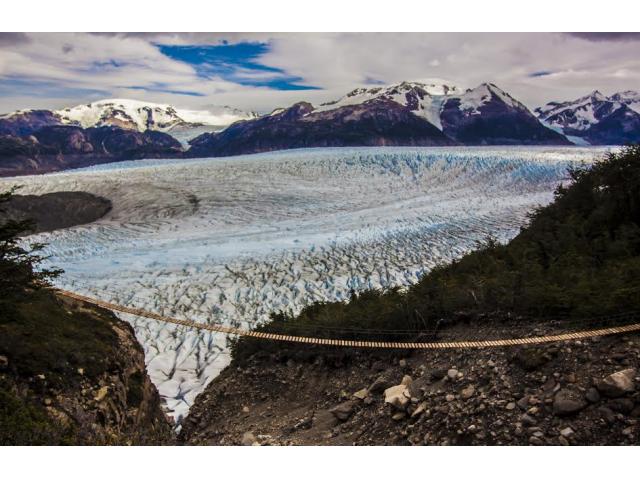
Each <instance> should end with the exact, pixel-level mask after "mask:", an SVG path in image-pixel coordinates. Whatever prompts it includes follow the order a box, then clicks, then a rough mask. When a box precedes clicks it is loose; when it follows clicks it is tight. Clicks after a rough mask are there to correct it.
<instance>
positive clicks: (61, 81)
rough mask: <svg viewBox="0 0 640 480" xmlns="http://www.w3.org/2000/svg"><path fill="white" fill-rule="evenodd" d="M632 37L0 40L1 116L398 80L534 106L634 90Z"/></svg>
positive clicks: (320, 93)
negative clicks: (499, 91)
mask: <svg viewBox="0 0 640 480" xmlns="http://www.w3.org/2000/svg"><path fill="white" fill-rule="evenodd" d="M639 48H640V34H631V33H629V34H625V33H600V34H589V33H581V34H560V33H557V34H552V33H530V34H529V33H513V34H509V33H503V34H497V33H489V34H481V33H437V34H436V33H434V34H409V33H398V34H390V33H376V34H365V33H351V34H341V33H338V34H311V33H304V34H277V33H276V34H266V33H261V34H237V33H235V34H194V33H185V34H180V33H167V34H157V33H156V34H104V33H102V34H87V33H77V34H68V33H64V34H58V33H39V34H35V33H34V34H32V33H25V34H23V33H1V34H0V112H8V111H12V110H15V109H18V108H60V107H63V106H72V105H76V104H79V103H86V102H89V101H92V100H98V99H102V98H134V99H140V100H147V101H153V102H161V103H171V104H174V105H176V106H179V107H191V108H201V107H202V108H205V107H207V106H209V105H230V106H233V107H238V108H242V109H246V110H254V111H257V112H260V113H263V112H268V111H271V110H272V109H273V108H276V107H279V106H286V105H289V104H291V103H293V102H295V101H299V100H308V101H311V102H312V103H318V102H322V101H327V100H333V99H335V98H339V97H340V96H342V95H343V94H345V93H346V92H348V91H350V90H352V89H353V88H355V87H358V86H373V85H383V84H391V83H395V82H399V81H403V80H410V81H430V80H436V81H444V82H447V83H450V84H455V85H458V86H460V87H463V88H470V87H474V86H476V85H478V84H480V83H482V82H493V83H495V84H497V85H498V86H500V87H502V88H503V89H505V90H507V91H508V92H509V93H511V94H512V95H513V96H514V97H516V98H517V99H519V100H521V101H523V102H524V103H525V104H527V105H528V106H529V107H531V108H533V107H536V106H539V105H541V104H544V103H546V102H548V101H550V100H567V99H573V98H577V97H579V96H582V95H585V94H587V93H589V92H590V91H592V90H595V89H598V90H600V91H601V92H602V93H604V94H611V93H614V92H616V91H621V90H627V89H635V90H640V55H638V51H639Z"/></svg>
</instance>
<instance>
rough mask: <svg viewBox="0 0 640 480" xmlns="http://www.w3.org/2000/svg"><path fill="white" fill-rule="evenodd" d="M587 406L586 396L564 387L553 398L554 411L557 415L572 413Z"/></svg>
mask: <svg viewBox="0 0 640 480" xmlns="http://www.w3.org/2000/svg"><path fill="white" fill-rule="evenodd" d="M586 406H587V401H586V400H585V399H584V396H583V395H582V394H581V393H580V392H578V391H575V390H569V389H566V388H565V389H562V390H559V391H558V393H556V395H555V397H554V398H553V413H554V414H555V415H559V416H562V415H571V414H573V413H576V412H579V411H580V410H582V409H583V408H585V407H586Z"/></svg>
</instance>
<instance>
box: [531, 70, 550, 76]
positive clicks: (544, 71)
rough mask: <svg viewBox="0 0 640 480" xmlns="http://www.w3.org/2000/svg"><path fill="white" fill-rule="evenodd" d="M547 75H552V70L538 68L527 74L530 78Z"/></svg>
mask: <svg viewBox="0 0 640 480" xmlns="http://www.w3.org/2000/svg"><path fill="white" fill-rule="evenodd" d="M547 75H553V72H551V71H549V70H540V71H539V72H533V73H530V74H529V76H530V77H531V78H536V77H546V76H547Z"/></svg>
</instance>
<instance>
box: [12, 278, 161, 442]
mask: <svg viewBox="0 0 640 480" xmlns="http://www.w3.org/2000/svg"><path fill="white" fill-rule="evenodd" d="M172 442H173V434H172V431H171V425H170V423H169V422H168V420H167V418H166V417H165V415H164V412H163V410H162V408H161V405H160V397H159V395H158V392H157V390H156V388H155V387H154V386H153V384H152V383H151V381H150V380H149V378H148V377H147V374H146V371H145V364H144V354H143V352H142V348H141V347H140V345H139V344H138V343H137V341H136V338H135V335H134V333H133V329H132V328H131V327H130V326H129V325H128V324H126V323H125V322H122V321H120V320H118V319H117V318H116V317H115V316H114V315H113V314H111V313H110V312H107V311H104V310H100V309H96V308H93V307H88V306H86V305H83V304H79V303H77V302H72V301H68V300H63V299H60V298H56V297H55V296H54V295H53V294H51V293H50V292H49V291H46V290H37V291H27V292H25V294H24V296H23V297H22V298H20V299H14V300H12V301H11V302H10V303H6V302H4V301H3V302H0V444H1V445H112V444H127V445H129V444H150V445H158V444H167V443H172Z"/></svg>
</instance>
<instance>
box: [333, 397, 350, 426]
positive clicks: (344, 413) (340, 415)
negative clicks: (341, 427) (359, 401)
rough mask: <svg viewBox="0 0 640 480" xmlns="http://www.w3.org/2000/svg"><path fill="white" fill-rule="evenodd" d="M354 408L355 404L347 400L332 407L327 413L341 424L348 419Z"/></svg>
mask: <svg viewBox="0 0 640 480" xmlns="http://www.w3.org/2000/svg"><path fill="white" fill-rule="evenodd" d="M354 408H355V403H354V402H353V401H351V400H347V401H346V402H342V403H341V404H339V405H337V406H335V407H333V408H332V409H331V410H329V411H330V412H331V413H332V414H333V416H334V417H336V418H337V419H338V420H340V421H341V422H344V421H346V420H348V419H349V417H350V416H351V414H352V413H353V409H354Z"/></svg>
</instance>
